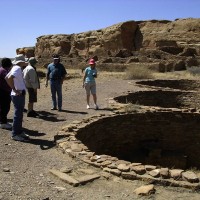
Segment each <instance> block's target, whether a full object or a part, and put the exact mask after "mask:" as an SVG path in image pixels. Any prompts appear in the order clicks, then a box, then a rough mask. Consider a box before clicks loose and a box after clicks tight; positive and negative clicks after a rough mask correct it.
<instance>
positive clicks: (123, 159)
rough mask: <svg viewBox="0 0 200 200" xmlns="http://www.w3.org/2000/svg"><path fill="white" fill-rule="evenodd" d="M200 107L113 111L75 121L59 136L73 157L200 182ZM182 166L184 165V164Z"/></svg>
mask: <svg viewBox="0 0 200 200" xmlns="http://www.w3.org/2000/svg"><path fill="white" fill-rule="evenodd" d="M199 120H200V115H199V113H182V112H180V111H176V110H174V111H173V110H170V109H169V110H168V111H165V112H160V111H157V110H156V109H155V110H154V111H151V112H145V113H131V114H127V113H123V112H122V113H118V112H117V113H115V114H111V115H109V116H104V115H99V116H94V117H91V118H88V119H84V120H83V121H75V122H73V123H72V124H70V125H68V126H66V127H63V128H62V130H61V131H60V132H59V133H58V135H57V136H56V137H55V140H56V141H57V144H58V146H59V147H60V148H62V149H63V151H64V152H66V153H68V154H69V155H70V156H72V157H76V158H80V159H81V160H83V161H84V162H86V163H88V164H91V165H93V166H96V167H100V168H102V169H103V170H104V171H106V172H109V173H112V174H114V175H117V176H121V177H122V178H124V179H129V180H135V179H142V180H144V179H148V180H154V181H155V182H159V183H164V184H170V185H176V186H177V185H178V186H183V187H190V188H191V187H192V188H199V186H200V185H199V175H198V174H197V173H194V172H193V171H190V170H184V168H185V169H187V168H191V167H197V168H199V167H200V165H199V163H198V158H199V156H200V155H199V154H200V153H199V152H198V149H199V145H200V144H199V142H198V141H200V138H199V127H198V121H199ZM180 168H182V169H180Z"/></svg>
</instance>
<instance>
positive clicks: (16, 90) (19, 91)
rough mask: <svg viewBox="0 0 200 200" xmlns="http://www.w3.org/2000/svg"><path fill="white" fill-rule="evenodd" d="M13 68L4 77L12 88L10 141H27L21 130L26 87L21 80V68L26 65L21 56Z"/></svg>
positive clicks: (20, 55) (17, 57) (14, 62)
mask: <svg viewBox="0 0 200 200" xmlns="http://www.w3.org/2000/svg"><path fill="white" fill-rule="evenodd" d="M12 63H13V67H12V69H11V70H10V72H9V73H8V74H7V76H6V81H7V83H8V85H9V86H10V87H11V88H12V91H11V99H12V102H13V105H14V117H13V127H12V137H11V138H12V139H13V140H16V141H21V142H23V141H27V140H28V139H29V136H28V135H27V134H25V133H24V132H23V130H22V121H23V111H24V105H25V94H26V86H25V83H24V79H23V73H22V70H23V68H24V67H25V66H26V65H27V63H26V62H25V57H24V55H23V54H19V55H17V56H16V57H15V59H14V61H13V62H12Z"/></svg>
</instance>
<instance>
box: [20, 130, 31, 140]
mask: <svg viewBox="0 0 200 200" xmlns="http://www.w3.org/2000/svg"><path fill="white" fill-rule="evenodd" d="M19 136H20V137H23V138H24V139H27V140H28V139H30V137H29V135H28V134H26V133H25V132H21V133H20V135H19Z"/></svg>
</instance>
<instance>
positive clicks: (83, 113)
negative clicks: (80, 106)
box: [60, 110, 88, 115]
mask: <svg viewBox="0 0 200 200" xmlns="http://www.w3.org/2000/svg"><path fill="white" fill-rule="evenodd" d="M60 112H66V113H72V114H82V115H86V114H88V113H87V112H80V111H74V110H61V111H60Z"/></svg>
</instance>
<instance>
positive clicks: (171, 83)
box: [136, 79, 200, 90]
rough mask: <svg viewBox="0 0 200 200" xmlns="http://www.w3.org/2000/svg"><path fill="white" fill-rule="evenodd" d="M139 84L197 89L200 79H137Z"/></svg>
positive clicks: (199, 87) (199, 86) (199, 85)
mask: <svg viewBox="0 0 200 200" xmlns="http://www.w3.org/2000/svg"><path fill="white" fill-rule="evenodd" d="M136 83H137V84H139V85H145V86H153V87H163V88H172V89H179V90H199V89H200V81H197V80H186V79H182V80H149V81H137V82H136Z"/></svg>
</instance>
